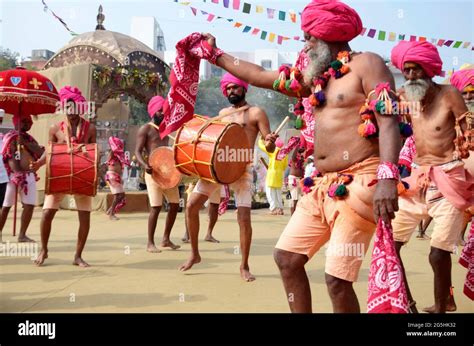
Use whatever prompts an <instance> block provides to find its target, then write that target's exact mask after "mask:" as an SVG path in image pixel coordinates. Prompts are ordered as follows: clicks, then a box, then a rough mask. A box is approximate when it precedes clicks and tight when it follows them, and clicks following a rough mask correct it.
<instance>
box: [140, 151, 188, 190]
mask: <svg viewBox="0 0 474 346" xmlns="http://www.w3.org/2000/svg"><path fill="white" fill-rule="evenodd" d="M148 163H149V165H150V166H151V168H153V172H152V174H151V177H152V178H153V180H154V181H155V182H156V183H157V184H158V186H159V187H160V188H162V189H163V190H168V189H172V188H173V187H176V186H178V184H179V182H180V181H181V173H180V172H179V171H178V170H177V169H176V167H175V163H174V157H173V149H171V148H170V147H159V148H156V149H155V150H153V151H152V153H151V155H150V157H149V158H148Z"/></svg>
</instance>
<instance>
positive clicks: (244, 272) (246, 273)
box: [240, 268, 255, 282]
mask: <svg viewBox="0 0 474 346" xmlns="http://www.w3.org/2000/svg"><path fill="white" fill-rule="evenodd" d="M240 277H241V278H242V280H244V281H247V282H251V281H255V276H253V275H252V274H251V273H250V270H249V269H244V268H240Z"/></svg>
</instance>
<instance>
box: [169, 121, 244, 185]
mask: <svg viewBox="0 0 474 346" xmlns="http://www.w3.org/2000/svg"><path fill="white" fill-rule="evenodd" d="M174 159H175V162H176V167H177V168H178V170H179V171H180V172H181V173H183V174H185V175H189V176H197V177H199V178H201V179H204V180H208V181H211V182H214V183H219V184H231V183H233V182H235V181H237V180H238V179H239V178H240V177H241V176H242V175H243V174H244V173H245V169H246V166H247V164H248V163H249V162H251V161H252V148H251V147H250V144H249V141H248V137H247V134H246V133H245V130H244V129H243V127H242V126H241V125H239V124H236V123H228V122H223V121H212V119H208V118H204V117H202V116H199V115H194V118H193V119H192V120H190V121H188V122H187V123H186V124H184V125H183V127H181V128H180V129H179V131H178V133H177V135H176V140H175V143H174Z"/></svg>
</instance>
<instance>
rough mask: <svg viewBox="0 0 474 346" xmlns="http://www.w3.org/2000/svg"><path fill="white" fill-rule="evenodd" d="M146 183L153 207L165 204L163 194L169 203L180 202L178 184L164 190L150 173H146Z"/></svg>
mask: <svg viewBox="0 0 474 346" xmlns="http://www.w3.org/2000/svg"><path fill="white" fill-rule="evenodd" d="M145 183H146V190H147V192H148V199H149V200H150V206H151V207H161V206H162V205H163V195H164V196H165V197H166V200H167V201H168V203H179V190H178V187H177V186H176V187H174V188H172V189H168V190H163V189H162V188H161V187H160V186H159V185H158V184H157V183H156V182H155V181H154V180H153V178H152V177H151V175H150V174H148V173H145Z"/></svg>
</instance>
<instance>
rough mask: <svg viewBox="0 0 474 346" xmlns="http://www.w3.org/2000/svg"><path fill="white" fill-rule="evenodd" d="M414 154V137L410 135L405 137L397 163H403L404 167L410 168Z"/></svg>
mask: <svg viewBox="0 0 474 346" xmlns="http://www.w3.org/2000/svg"><path fill="white" fill-rule="evenodd" d="M415 156H416V147H415V138H414V137H413V136H410V137H408V138H407V139H406V141H405V144H404V145H403V148H402V150H400V156H399V159H398V164H399V165H404V166H405V167H406V168H408V169H409V170H411V164H412V163H413V159H414V158H415Z"/></svg>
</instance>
